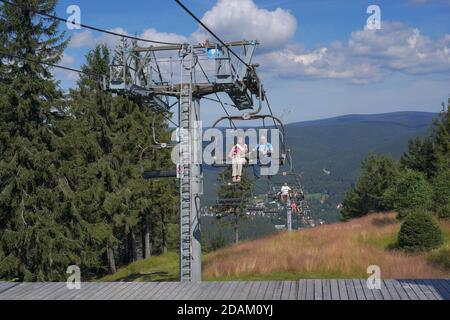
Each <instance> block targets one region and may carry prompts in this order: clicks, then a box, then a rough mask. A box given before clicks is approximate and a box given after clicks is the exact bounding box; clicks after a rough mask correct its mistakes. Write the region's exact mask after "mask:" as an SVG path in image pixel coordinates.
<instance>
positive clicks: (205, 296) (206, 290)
mask: <svg viewBox="0 0 450 320" xmlns="http://www.w3.org/2000/svg"><path fill="white" fill-rule="evenodd" d="M214 286H215V283H214V282H206V283H205V284H204V287H203V288H202V292H200V294H198V295H197V299H198V300H209V293H210V292H211V290H212V288H213V287H214Z"/></svg>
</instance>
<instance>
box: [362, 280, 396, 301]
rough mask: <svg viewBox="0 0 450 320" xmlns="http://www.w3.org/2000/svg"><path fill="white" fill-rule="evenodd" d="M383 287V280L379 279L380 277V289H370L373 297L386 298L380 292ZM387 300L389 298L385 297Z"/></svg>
mask: <svg viewBox="0 0 450 320" xmlns="http://www.w3.org/2000/svg"><path fill="white" fill-rule="evenodd" d="M366 286H367V284H366ZM383 288H384V284H383V281H381V279H380V289H373V290H372V293H373V296H374V297H375V300H386V299H385V298H384V296H383V293H382V291H383ZM387 300H390V299H387Z"/></svg>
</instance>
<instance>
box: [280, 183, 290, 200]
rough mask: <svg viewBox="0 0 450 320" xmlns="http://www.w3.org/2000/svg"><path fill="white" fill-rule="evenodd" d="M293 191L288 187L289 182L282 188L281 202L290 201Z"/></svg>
mask: <svg viewBox="0 0 450 320" xmlns="http://www.w3.org/2000/svg"><path fill="white" fill-rule="evenodd" d="M291 190H292V189H291V188H290V187H289V186H288V184H287V182H286V183H285V184H284V186H282V187H281V200H282V201H283V202H287V201H288V199H289V194H290V192H291Z"/></svg>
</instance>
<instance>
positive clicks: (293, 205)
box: [291, 201, 299, 213]
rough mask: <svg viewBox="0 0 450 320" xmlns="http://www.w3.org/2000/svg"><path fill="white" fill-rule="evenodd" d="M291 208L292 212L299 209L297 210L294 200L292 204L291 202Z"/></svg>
mask: <svg viewBox="0 0 450 320" xmlns="http://www.w3.org/2000/svg"><path fill="white" fill-rule="evenodd" d="M291 209H292V213H299V211H298V206H297V204H296V203H295V201H293V202H292V204H291Z"/></svg>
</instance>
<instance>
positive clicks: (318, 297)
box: [314, 280, 323, 300]
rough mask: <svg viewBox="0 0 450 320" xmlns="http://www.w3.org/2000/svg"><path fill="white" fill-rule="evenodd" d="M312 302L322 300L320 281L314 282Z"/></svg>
mask: <svg viewBox="0 0 450 320" xmlns="http://www.w3.org/2000/svg"><path fill="white" fill-rule="evenodd" d="M314 300H323V284H322V280H314Z"/></svg>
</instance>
